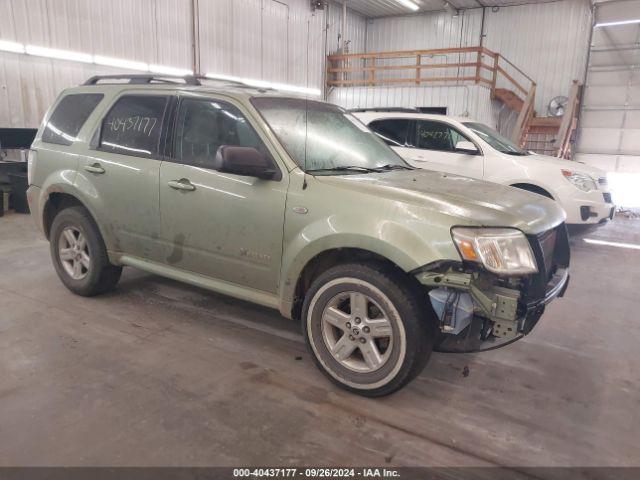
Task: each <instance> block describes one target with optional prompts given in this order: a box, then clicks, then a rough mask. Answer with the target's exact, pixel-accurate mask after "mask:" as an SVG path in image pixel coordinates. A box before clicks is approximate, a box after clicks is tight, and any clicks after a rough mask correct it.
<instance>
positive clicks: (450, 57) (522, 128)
mask: <svg viewBox="0 0 640 480" xmlns="http://www.w3.org/2000/svg"><path fill="white" fill-rule="evenodd" d="M429 73H432V74H431V75H429ZM326 78H327V87H329V88H331V87H357V86H363V87H370V86H397V85H423V84H427V85H433V84H448V83H455V84H457V85H460V84H463V85H464V84H476V85H484V86H486V87H488V88H489V89H490V90H491V98H492V99H494V100H499V101H501V102H502V103H503V104H504V105H506V106H507V108H509V109H510V110H512V111H514V112H518V119H517V121H516V125H515V127H514V130H513V134H512V139H513V140H514V142H515V143H517V144H518V145H520V146H521V147H523V148H526V149H529V150H533V151H536V152H539V153H545V154H550V155H554V156H559V157H568V156H569V155H570V154H571V138H572V136H573V133H574V131H575V128H576V121H577V120H576V118H577V111H578V98H579V93H580V86H579V84H578V83H577V82H575V83H574V87H572V90H571V93H570V99H569V105H568V107H567V111H566V112H565V115H564V117H562V121H560V119H559V118H557V117H537V116H536V112H535V110H534V105H535V94H536V83H535V82H534V81H533V79H532V78H531V77H529V76H528V75H527V74H526V73H525V72H523V71H522V70H520V69H519V68H518V67H517V66H516V65H514V64H513V63H512V62H511V61H509V60H508V59H507V58H505V57H504V56H503V55H501V54H499V53H496V52H493V51H491V50H489V49H487V48H485V47H483V46H475V47H460V48H438V49H430V50H407V51H392V52H371V53H349V54H336V55H329V56H328V57H327V77H326Z"/></svg>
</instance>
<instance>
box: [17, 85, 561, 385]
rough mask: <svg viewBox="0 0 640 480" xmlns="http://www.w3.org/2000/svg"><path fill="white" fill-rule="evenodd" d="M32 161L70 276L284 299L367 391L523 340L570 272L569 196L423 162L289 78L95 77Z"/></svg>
mask: <svg viewBox="0 0 640 480" xmlns="http://www.w3.org/2000/svg"><path fill="white" fill-rule="evenodd" d="M29 163H30V168H29V184H30V187H29V191H28V197H29V201H30V205H31V209H32V212H33V213H34V217H35V219H36V221H37V223H38V225H39V227H40V228H41V229H42V231H43V232H44V234H45V235H46V237H47V238H48V239H49V241H50V245H51V255H52V258H53V264H54V266H55V269H56V271H57V273H58V275H59V277H60V279H61V280H62V282H63V283H64V284H65V285H66V286H67V287H68V288H69V289H70V290H71V291H73V292H75V293H77V294H79V295H85V296H90V295H96V294H99V293H102V292H105V291H107V290H109V289H112V288H113V287H114V286H115V285H116V283H117V282H118V279H119V277H120V274H121V271H122V267H123V266H132V267H136V268H139V269H142V270H146V271H148V272H152V273H155V274H158V275H163V276H166V277H170V278H173V279H176V280H180V281H183V282H186V283H190V284H193V285H197V286H200V287H204V288H207V289H211V290H214V291H216V292H220V293H223V294H227V295H230V296H233V297H236V298H239V299H242V300H247V301H250V302H255V303H258V304H261V305H265V306H268V307H272V308H275V309H278V310H279V311H280V313H281V314H282V315H284V316H285V317H288V318H292V319H295V320H299V321H300V323H301V325H302V330H303V334H304V337H305V339H306V342H307V344H308V346H309V350H310V352H311V354H312V355H313V358H314V359H315V361H316V363H317V365H318V366H319V367H320V369H321V370H322V371H323V372H324V373H326V374H327V376H328V377H329V378H330V379H331V380H333V381H334V382H336V383H337V384H339V385H340V386H342V387H344V388H346V389H348V390H351V391H354V392H357V393H360V394H363V395H368V396H380V395H385V394H389V393H391V392H393V391H395V390H397V389H399V388H401V387H402V386H403V385H405V384H407V383H408V382H409V381H411V380H412V379H413V378H414V377H415V376H416V375H418V374H419V373H420V371H421V370H422V369H423V367H424V365H425V364H426V363H427V361H428V359H429V356H430V354H431V352H432V351H433V350H436V351H443V352H472V351H482V350H486V349H492V348H496V347H498V346H502V345H505V344H507V343H511V342H513V341H514V340H517V339H519V338H521V337H522V336H524V335H526V334H527V333H529V332H530V331H531V329H532V328H533V327H534V326H535V325H536V323H537V321H538V319H539V318H540V316H541V315H542V313H543V311H544V309H545V305H546V304H548V302H550V301H551V300H552V299H554V298H556V297H558V296H562V294H563V293H564V291H565V289H566V286H567V284H568V280H569V275H568V266H569V243H568V239H567V232H566V228H565V225H564V213H563V212H562V210H561V209H560V208H559V207H558V206H557V205H556V204H555V203H554V202H553V201H551V200H548V199H546V198H544V197H541V196H539V195H535V194H531V193H528V192H524V191H521V190H516V189H513V188H510V187H505V186H501V185H497V184H491V183H486V182H483V181H479V180H474V179H470V178H466V177H461V176H454V175H448V174H443V173H438V172H432V171H427V170H416V169H413V168H412V167H410V166H409V165H408V164H407V163H406V162H405V161H404V160H402V159H401V158H400V157H399V156H398V155H397V154H396V153H394V152H393V151H392V150H391V149H390V148H388V147H387V146H386V145H385V144H384V143H383V142H382V141H381V140H380V139H379V138H378V137H377V136H376V135H374V134H373V133H372V132H371V131H370V130H369V129H368V128H367V127H366V126H364V125H363V124H362V123H361V122H360V121H358V120H357V119H356V118H354V117H353V116H352V115H351V114H350V113H348V112H347V111H345V110H343V109H342V108H339V107H337V106H335V105H331V104H328V103H324V102H320V101H312V100H308V99H304V98H296V97H289V96H284V95H283V94H281V93H278V92H276V91H268V90H264V89H254V88H249V87H247V86H246V85H243V84H235V83H230V82H224V83H221V82H217V83H215V82H214V83H210V84H207V83H206V82H205V81H204V80H203V81H201V80H200V79H198V78H196V77H185V78H167V77H163V78H158V77H153V76H145V75H130V76H102V77H94V78H92V79H90V80H89V81H87V82H86V83H85V84H84V85H82V86H80V87H76V88H71V89H68V90H65V91H64V92H63V93H62V94H61V95H60V97H59V98H58V100H57V101H56V103H55V104H54V105H53V107H52V108H51V109H50V111H49V112H48V113H47V114H46V116H45V118H44V121H43V124H42V126H41V127H40V129H39V131H38V134H37V137H36V139H35V141H34V143H33V146H32V151H31V155H30V158H29Z"/></svg>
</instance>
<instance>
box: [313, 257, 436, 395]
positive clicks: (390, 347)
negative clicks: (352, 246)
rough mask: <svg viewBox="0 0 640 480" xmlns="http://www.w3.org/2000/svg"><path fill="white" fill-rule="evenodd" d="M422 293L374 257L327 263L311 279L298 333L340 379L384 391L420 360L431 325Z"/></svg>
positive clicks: (432, 334) (351, 386)
mask: <svg viewBox="0 0 640 480" xmlns="http://www.w3.org/2000/svg"><path fill="white" fill-rule="evenodd" d="M425 302H428V299H427V297H426V295H424V294H423V293H422V291H421V289H420V288H419V287H416V286H415V285H413V284H412V283H411V282H410V281H409V280H408V279H406V278H405V277H404V276H403V275H402V274H401V273H398V272H394V271H391V270H390V269H388V268H386V266H384V265H378V264H348V265H339V266H336V267H333V268H331V269H329V270H327V271H326V272H324V273H323V274H322V275H320V276H319V277H318V278H317V279H316V280H315V281H314V282H313V284H312V285H311V288H310V289H309V292H308V293H307V295H306V297H305V302H304V306H303V312H302V313H303V316H302V318H303V322H302V323H303V333H304V336H305V339H306V341H307V345H308V347H309V349H310V350H311V353H312V354H313V357H314V360H315V361H316V364H317V365H318V366H319V367H320V369H321V370H322V371H323V372H324V373H325V374H327V376H328V377H329V378H330V379H331V380H332V381H334V382H335V383H337V384H338V385H340V386H341V387H343V388H345V389H347V390H350V391H353V392H356V393H359V394H361V395H365V396H371V397H376V396H382V395H388V394H390V393H393V392H395V391H396V390H398V389H400V388H401V387H403V386H404V385H406V384H407V383H408V382H410V381H411V380H412V379H413V378H414V377H415V376H417V375H418V374H419V373H420V371H422V369H423V368H424V366H425V365H426V363H427V361H428V359H429V356H430V355H431V351H432V349H433V344H434V340H435V338H436V331H435V330H434V325H436V324H435V323H434V321H433V318H434V317H433V314H432V311H431V310H430V309H429V308H428V307H427V305H428V304H427V303H425Z"/></svg>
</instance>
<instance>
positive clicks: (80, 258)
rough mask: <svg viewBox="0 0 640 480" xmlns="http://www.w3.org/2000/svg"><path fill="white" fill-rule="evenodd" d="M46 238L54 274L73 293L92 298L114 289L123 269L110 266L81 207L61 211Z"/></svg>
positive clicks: (96, 228)
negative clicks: (54, 270) (47, 238)
mask: <svg viewBox="0 0 640 480" xmlns="http://www.w3.org/2000/svg"><path fill="white" fill-rule="evenodd" d="M70 235H71V236H70ZM49 238H50V242H49V246H50V249H51V259H52V260H53V266H54V267H55V269H56V273H57V274H58V277H60V280H61V281H62V283H64V285H65V286H66V287H67V288H68V289H69V290H71V291H72V292H73V293H75V294H78V295H82V296H83V297H91V296H94V295H98V294H100V293H104V292H106V291H109V290H111V289H113V288H114V287H115V286H116V284H117V283H118V280H120V275H121V273H122V267H117V266H115V265H112V264H111V263H109V257H108V256H107V249H106V247H105V244H104V240H103V239H102V236H101V235H100V231H99V230H98V226H97V225H96V223H95V221H94V220H93V218H91V215H90V214H89V212H88V211H87V210H86V209H85V208H84V207H79V206H78V207H69V208H65V209H64V210H61V211H60V212H59V213H58V214H57V215H56V217H55V218H54V219H53V223H52V225H51V233H50V236H49ZM74 241H75V243H74Z"/></svg>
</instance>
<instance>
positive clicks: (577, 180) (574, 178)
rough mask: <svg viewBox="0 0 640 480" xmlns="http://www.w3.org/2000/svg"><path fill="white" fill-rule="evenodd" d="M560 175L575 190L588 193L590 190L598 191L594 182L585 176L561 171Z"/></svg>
mask: <svg viewBox="0 0 640 480" xmlns="http://www.w3.org/2000/svg"><path fill="white" fill-rule="evenodd" d="M562 175H563V176H564V178H566V179H567V180H569V181H570V182H571V183H573V185H574V186H575V187H576V188H578V189H580V190H582V191H583V192H590V191H592V190H597V189H598V186H597V185H596V182H595V180H594V179H593V178H591V177H590V176H589V175H587V174H584V173H580V172H574V171H572V170H564V169H563V170H562Z"/></svg>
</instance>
